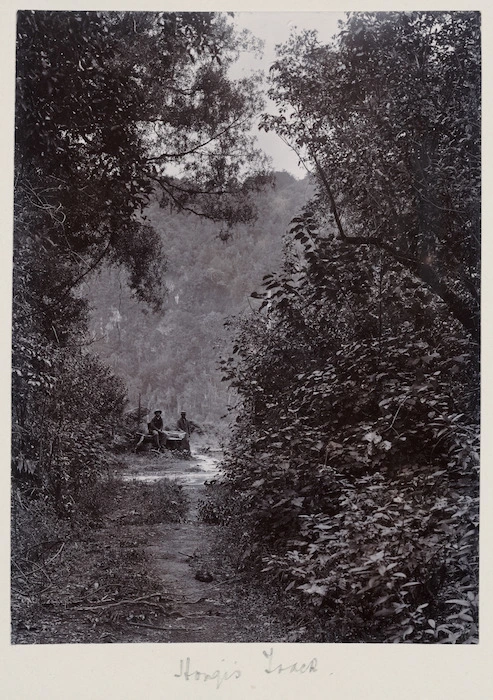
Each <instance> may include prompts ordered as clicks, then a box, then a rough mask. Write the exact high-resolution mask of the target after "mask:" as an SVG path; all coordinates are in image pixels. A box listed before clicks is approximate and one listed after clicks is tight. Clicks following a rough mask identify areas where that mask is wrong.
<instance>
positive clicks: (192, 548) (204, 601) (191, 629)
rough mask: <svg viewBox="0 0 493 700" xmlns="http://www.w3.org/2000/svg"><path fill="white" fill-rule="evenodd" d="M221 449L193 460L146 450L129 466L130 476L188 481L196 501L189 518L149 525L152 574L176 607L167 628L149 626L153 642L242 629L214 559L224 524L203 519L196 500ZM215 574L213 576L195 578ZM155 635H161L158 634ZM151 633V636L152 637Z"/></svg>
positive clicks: (221, 638) (228, 636) (212, 638)
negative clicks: (218, 532) (214, 547)
mask: <svg viewBox="0 0 493 700" xmlns="http://www.w3.org/2000/svg"><path fill="white" fill-rule="evenodd" d="M218 457H219V455H218V454H217V453H208V454H199V455H197V456H194V457H192V458H191V459H189V460H185V459H180V458H176V459H170V458H169V456H168V455H165V456H162V457H161V456H160V455H155V456H152V455H149V454H148V455H143V456H142V457H138V458H137V459H136V460H135V461H134V462H133V463H132V462H131V461H130V460H129V465H128V468H127V470H126V473H125V478H127V479H138V480H145V481H152V480H157V479H159V478H162V477H167V478H169V479H174V480H176V481H178V482H179V483H181V484H183V487H184V489H185V491H186V493H187V494H188V496H189V498H190V500H191V507H190V512H189V515H188V518H187V520H186V522H183V523H179V524H176V523H172V524H161V525H154V526H151V527H149V529H148V532H147V545H146V547H145V553H146V555H147V556H148V557H149V560H150V564H151V566H152V569H153V575H154V576H155V577H156V578H158V579H159V580H161V581H162V583H163V586H164V588H165V589H166V591H167V596H168V598H169V599H171V600H172V601H173V609H172V611H170V614H169V618H168V621H167V624H166V625H163V629H160V630H159V634H156V630H155V629H150V628H145V627H142V628H141V630H142V632H144V630H145V629H148V633H149V637H150V639H149V641H161V642H228V641H233V640H234V638H235V637H237V636H238V634H241V633H240V632H239V631H238V630H237V629H235V628H236V616H235V611H234V609H233V605H232V604H233V599H232V597H231V596H232V591H231V583H229V581H228V578H227V577H226V574H225V572H224V571H221V570H220V569H219V570H218V568H217V563H216V564H215V565H214V563H213V562H212V560H211V558H210V553H209V548H210V545H211V544H212V540H213V537H214V535H215V532H216V530H217V528H218V527H219V526H215V525H205V524H204V523H201V522H199V520H198V511H197V504H198V501H199V499H200V498H203V497H204V495H205V493H204V492H205V487H204V482H205V481H206V480H207V479H211V478H214V476H215V475H216V473H217V472H216V464H217V460H218ZM196 574H198V575H199V576H200V575H201V574H202V577H203V575H204V574H205V575H206V577H207V574H210V576H211V577H212V580H211V581H200V580H198V579H197V578H195V576H196ZM156 637H159V639H157V638H156ZM151 638H152V639H151Z"/></svg>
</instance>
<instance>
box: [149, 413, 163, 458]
mask: <svg viewBox="0 0 493 700" xmlns="http://www.w3.org/2000/svg"><path fill="white" fill-rule="evenodd" d="M161 414H162V411H154V418H152V420H151V422H150V423H148V424H147V425H148V428H149V433H150V434H151V435H152V436H153V438H154V444H155V446H156V449H157V450H159V449H161V447H162V446H163V444H164V442H165V441H166V437H165V434H164V431H163V419H162V418H161Z"/></svg>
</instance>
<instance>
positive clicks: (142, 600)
mask: <svg viewBox="0 0 493 700" xmlns="http://www.w3.org/2000/svg"><path fill="white" fill-rule="evenodd" d="M157 595H162V594H161V593H151V594H150V595H147V596H142V597H140V598H133V599H130V600H117V601H115V602H111V603H99V604H96V605H91V606H90V607H80V608H76V609H77V610H84V611H91V610H101V609H105V608H115V607H117V606H118V605H135V604H136V603H140V604H141V605H151V606H152V607H154V608H158V609H159V610H161V611H162V612H163V613H165V612H166V610H165V609H164V608H163V606H162V605H159V603H153V602H152V601H150V600H149V598H153V597H154V596H157Z"/></svg>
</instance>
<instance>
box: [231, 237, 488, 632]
mask: <svg viewBox="0 0 493 700" xmlns="http://www.w3.org/2000/svg"><path fill="white" fill-rule="evenodd" d="M294 230H295V236H294V239H295V240H294V242H293V239H290V238H289V237H288V239H287V253H286V263H285V267H284V270H283V271H282V272H281V273H279V274H278V275H277V276H274V275H269V276H267V278H266V280H265V285H264V287H265V288H264V291H263V292H262V293H261V294H256V295H255V296H256V297H257V298H259V299H260V300H261V304H260V306H259V310H260V311H262V313H259V314H257V315H256V317H255V318H254V319H248V320H246V321H242V322H239V324H238V332H237V343H236V346H235V350H234V353H233V356H232V357H230V358H228V360H227V361H225V362H224V363H223V369H224V372H225V378H226V379H228V380H229V381H230V382H231V383H232V384H233V386H234V387H235V388H236V389H237V391H238V392H239V395H240V400H241V404H240V409H241V410H240V412H239V415H238V419H237V421H236V425H235V429H234V434H233V438H232V440H231V443H230V446H229V449H228V451H227V453H226V459H225V464H224V465H223V466H224V471H225V474H226V479H227V484H228V485H229V488H230V489H231V492H233V493H235V494H236V500H235V501H234V503H233V512H232V515H231V517H230V522H234V523H235V526H236V529H237V537H236V540H235V542H234V546H235V547H236V549H237V551H238V557H237V559H238V562H239V565H240V566H242V567H247V566H248V569H249V571H252V570H253V571H255V572H256V573H257V575H258V576H259V577H263V578H264V580H267V581H269V583H270V584H271V585H276V586H279V587H280V588H282V589H283V590H284V591H285V593H286V595H288V596H291V597H293V598H294V599H301V600H302V601H303V606H302V608H303V609H304V610H305V611H306V615H307V619H310V618H311V619H314V618H315V617H316V618H318V620H320V619H324V620H325V623H326V634H327V637H326V639H325V640H327V638H328V639H329V641H332V640H333V638H336V639H338V640H340V641H387V642H394V641H397V642H410V641H411V642H447V643H457V642H459V643H468V642H474V641H477V597H476V595H477V584H478V475H479V444H478V443H479V430H478V405H479V402H478V387H479V381H478V366H477V346H476V344H475V342H474V341H473V340H472V339H471V338H470V337H469V336H468V335H467V334H466V333H465V332H464V330H463V329H462V328H461V327H460V324H458V323H457V321H456V320H455V319H453V318H451V317H450V314H448V312H447V309H446V308H445V306H444V305H443V304H442V303H441V302H440V301H438V300H437V299H436V298H435V297H434V296H433V294H432V293H431V292H430V291H429V290H427V289H426V287H425V286H424V285H423V284H422V282H420V281H417V280H415V279H413V278H412V276H411V275H410V274H409V272H408V271H406V270H404V269H400V268H399V267H398V266H397V265H396V264H395V263H392V262H391V261H389V260H386V259H383V257H380V258H379V257H378V256H376V255H375V254H374V252H372V251H371V250H365V249H362V248H360V249H358V250H355V249H354V248H351V247H348V246H347V245H345V244H344V243H343V242H341V241H340V240H338V239H337V238H336V237H335V236H333V235H331V234H330V233H329V234H326V235H325V237H324V236H323V235H317V233H316V228H315V227H314V226H313V225H311V224H308V225H307V226H306V227H305V228H302V233H303V236H304V239H303V238H302V239H300V243H301V246H299V247H298V249H297V252H296V249H295V243H296V238H297V237H299V234H298V233H296V231H297V227H295V229H294ZM290 246H291V248H290ZM417 299H418V300H419V303H418V304H417ZM450 601H456V602H455V603H454V602H450ZM457 601H461V602H457Z"/></svg>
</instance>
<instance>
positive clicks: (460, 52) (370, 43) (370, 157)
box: [264, 12, 481, 333]
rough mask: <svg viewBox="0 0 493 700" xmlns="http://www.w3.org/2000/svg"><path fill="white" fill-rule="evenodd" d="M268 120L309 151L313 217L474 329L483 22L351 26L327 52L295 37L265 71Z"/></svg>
mask: <svg viewBox="0 0 493 700" xmlns="http://www.w3.org/2000/svg"><path fill="white" fill-rule="evenodd" d="M272 79H273V87H272V90H271V97H272V98H273V99H274V100H275V101H276V102H277V104H278V108H279V112H280V114H279V115H278V116H275V117H266V118H265V121H264V125H265V127H266V128H271V129H275V130H276V131H277V132H278V133H280V134H282V135H283V136H284V137H285V138H287V139H289V140H290V141H291V142H292V143H293V145H295V146H296V147H297V148H300V149H306V151H307V153H308V158H309V160H310V161H311V162H312V164H313V166H314V168H315V170H316V172H317V174H318V177H319V181H320V201H319V206H320V208H321V209H323V210H324V211H326V212H329V211H330V212H331V214H332V216H333V217H334V219H335V222H336V224H337V227H338V231H339V235H340V236H341V237H345V238H346V239H347V240H349V241H351V242H352V243H353V245H361V244H364V243H368V244H370V245H372V246H375V247H377V248H380V249H382V250H384V251H385V252H386V253H388V254H389V255H391V256H392V257H393V258H394V260H396V261H397V262H399V263H400V264H401V265H404V266H405V267H407V268H408V269H409V270H410V271H411V272H412V273H413V274H414V275H416V276H417V277H419V278H420V279H422V280H423V281H424V282H425V283H426V284H427V286H429V287H430V289H432V290H433V291H434V292H435V294H437V295H438V296H439V297H440V298H441V299H442V300H443V301H444V302H445V303H446V304H447V305H448V307H449V309H450V311H451V313H452V314H453V315H454V316H455V317H456V318H457V319H458V320H459V321H460V322H461V323H462V324H463V326H464V327H465V328H466V329H468V330H469V331H471V332H473V333H477V332H478V328H479V291H478V287H479V264H480V180H481V171H480V158H481V141H480V125H481V121H480V97H481V43H480V16H479V13H472V12H465V13H461V12H453V13H432V12H414V13H402V12H401V13H369V14H355V15H352V16H351V17H349V19H348V21H347V23H346V24H345V25H344V26H343V27H341V29H340V31H339V34H338V37H337V40H336V42H335V44H334V45H333V46H330V45H329V46H322V45H320V43H319V42H318V41H317V38H316V34H315V33H309V32H308V33H305V34H302V35H300V36H293V37H292V38H291V40H290V41H289V42H288V43H287V44H286V45H285V46H283V47H282V48H281V50H280V55H279V59H278V61H277V62H276V63H275V64H274V65H273V67H272Z"/></svg>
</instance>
